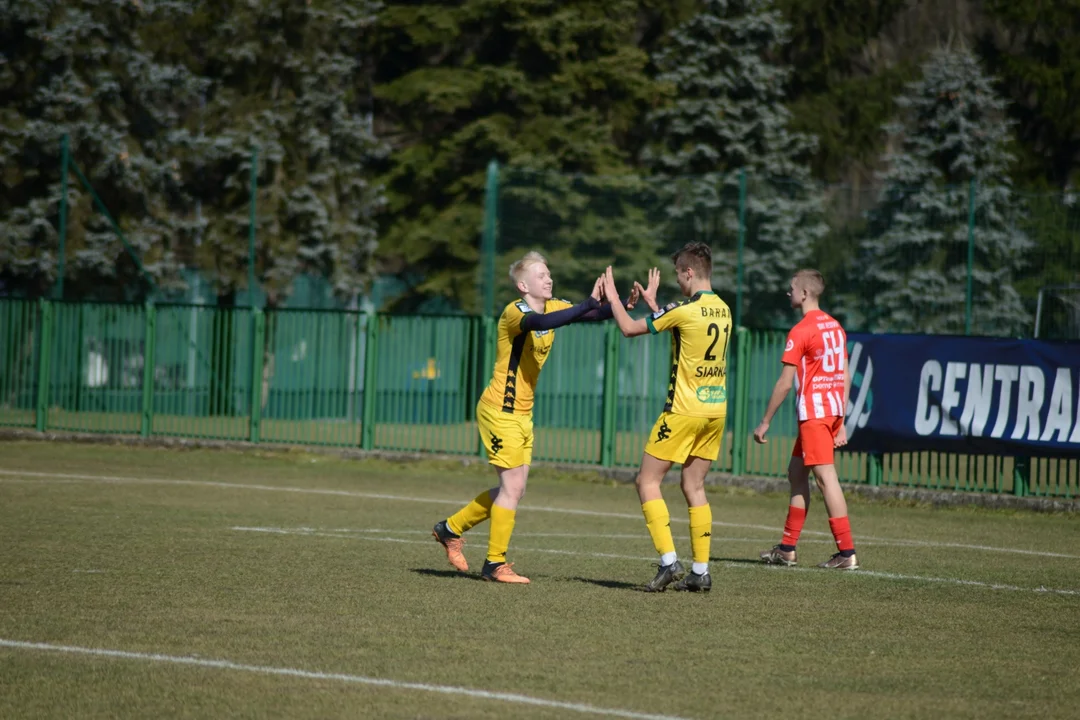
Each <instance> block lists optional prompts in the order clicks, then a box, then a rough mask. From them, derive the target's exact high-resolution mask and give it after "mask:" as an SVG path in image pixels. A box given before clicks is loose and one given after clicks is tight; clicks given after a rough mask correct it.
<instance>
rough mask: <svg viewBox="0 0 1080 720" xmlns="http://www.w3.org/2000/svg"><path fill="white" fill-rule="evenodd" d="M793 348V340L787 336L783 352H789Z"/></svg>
mask: <svg viewBox="0 0 1080 720" xmlns="http://www.w3.org/2000/svg"><path fill="white" fill-rule="evenodd" d="M794 349H795V341H794V340H792V339H791V338H788V341H787V345H785V346H784V352H791V351H792V350H794Z"/></svg>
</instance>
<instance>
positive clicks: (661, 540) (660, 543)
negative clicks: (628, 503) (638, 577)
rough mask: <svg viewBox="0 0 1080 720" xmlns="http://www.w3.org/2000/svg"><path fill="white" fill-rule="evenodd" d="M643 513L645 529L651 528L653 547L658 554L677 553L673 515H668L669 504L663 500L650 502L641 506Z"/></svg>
mask: <svg viewBox="0 0 1080 720" xmlns="http://www.w3.org/2000/svg"><path fill="white" fill-rule="evenodd" d="M641 512H643V513H645V527H647V528H649V535H650V536H651V537H652V543H653V547H655V548H656V552H658V553H660V554H661V555H664V554H666V553H673V552H675V540H674V539H673V538H672V537H671V515H669V514H668V509H667V503H665V502H664V501H663V500H662V499H661V500H650V501H649V502H647V503H645V504H644V505H642V506H641Z"/></svg>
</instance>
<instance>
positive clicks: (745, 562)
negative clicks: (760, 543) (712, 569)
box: [709, 557, 765, 565]
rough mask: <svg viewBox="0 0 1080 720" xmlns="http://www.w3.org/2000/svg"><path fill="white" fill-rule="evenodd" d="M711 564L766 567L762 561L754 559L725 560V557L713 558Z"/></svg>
mask: <svg viewBox="0 0 1080 720" xmlns="http://www.w3.org/2000/svg"><path fill="white" fill-rule="evenodd" d="M709 562H722V563H737V564H739V565H764V564H765V563H763V562H761V560H760V559H753V558H745V557H741V558H725V557H711V558H709Z"/></svg>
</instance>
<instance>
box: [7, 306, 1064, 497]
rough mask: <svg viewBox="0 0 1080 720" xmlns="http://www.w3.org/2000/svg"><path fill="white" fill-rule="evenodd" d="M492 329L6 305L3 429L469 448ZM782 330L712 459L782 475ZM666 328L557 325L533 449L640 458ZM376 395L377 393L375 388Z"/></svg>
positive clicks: (1052, 478)
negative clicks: (776, 398) (778, 383)
mask: <svg viewBox="0 0 1080 720" xmlns="http://www.w3.org/2000/svg"><path fill="white" fill-rule="evenodd" d="M494 330H495V325H494V322H493V321H492V320H491V319H488V318H479V317H466V316H446V317H435V316H416V317H405V316H386V315H377V316H372V315H366V314H363V313H356V312H341V311H322V310H315V311H301V310H276V311H270V312H266V313H264V312H262V311H260V310H258V309H249V308H211V307H201V306H193V305H119V304H91V303H67V302H58V301H47V300H41V301H37V302H32V301H24V300H8V299H0V342H2V345H0V425H2V426H7V427H18V428H37V429H38V430H67V431H78V432H88V433H113V434H129V435H143V436H174V437H191V438H215V439H224V440H239V441H251V442H259V443H290V444H305V445H330V446H338V447H360V448H366V449H386V450H400V451H415V452H439V453H451V454H462V455H477V454H482V453H483V448H482V447H481V445H480V443H479V436H478V434H477V432H476V426H475V417H474V412H475V405H476V400H477V398H478V396H479V394H480V392H481V391H482V389H483V387H484V384H485V383H486V382H487V380H488V376H489V373H490V369H491V363H492V361H493V347H492V342H493V338H494ZM783 339H784V336H783V334H782V333H778V332H765V331H749V330H746V329H745V328H743V329H740V330H739V331H738V333H737V341H736V343H735V344H734V350H733V352H732V354H731V356H730V357H729V361H730V372H729V375H728V383H729V390H730V392H729V398H730V400H729V406H728V413H729V415H728V422H727V431H726V433H725V437H724V441H723V446H722V448H721V453H720V457H719V459H718V460H717V462H716V465H715V467H714V469H715V470H719V471H724V472H731V473H734V474H737V475H756V476H766V477H782V476H783V475H784V474H785V472H786V468H787V463H788V458H789V457H790V452H791V443H792V441H793V439H794V435H795V428H796V422H795V418H794V413H793V409H792V407H791V406H790V404H787V405H785V407H783V408H782V409H781V411H780V412H779V413H778V415H777V417H776V419H775V420H774V422H773V426H772V431H771V433H770V436H771V440H770V442H769V443H768V444H766V445H757V444H755V443H754V442H753V439H752V435H751V433H752V430H753V426H754V423H756V421H757V420H758V419H759V418H760V417H761V415H762V413H763V412H764V408H765V405H766V403H767V402H768V398H769V393H770V391H771V388H772V385H773V382H774V381H775V378H776V376H777V373H778V371H779V368H780V355H781V351H782V347H783ZM669 353H670V345H669V342H668V338H666V336H662V335H661V336H656V337H653V336H644V337H640V338H630V339H627V338H624V337H622V335H621V334H620V333H619V332H618V330H617V329H616V328H615V326H614V325H613V324H611V323H606V324H582V325H575V326H571V327H569V328H564V329H562V330H559V332H558V336H557V341H556V344H555V350H554V352H553V353H552V354H551V356H550V358H549V360H548V365H547V367H546V369H545V370H544V375H543V379H542V380H541V383H540V387H539V388H538V392H537V402H536V410H535V425H536V428H537V435H536V442H535V448H534V457H535V458H536V460H538V461H556V462H565V463H576V464H587V465H595V464H599V465H604V466H620V467H633V466H636V465H637V464H638V462H639V461H640V459H641V452H642V448H643V446H644V444H645V441H646V439H647V435H648V433H649V431H650V429H651V427H652V423H653V421H654V420H655V418H656V416H657V414H658V413H659V411H660V409H661V408H662V407H663V402H664V397H665V394H666V382H667V377H668V367H669V363H670V355H669ZM369 390H370V391H369ZM838 465H839V470H840V473H841V478H842V479H843V480H844V481H846V482H852V483H866V484H871V485H891V486H901V487H921V488H926V487H929V488H939V489H949V490H963V491H971V492H986V493H1013V494H1016V495H1026V494H1032V495H1039V496H1048V497H1073V496H1075V495H1077V493H1078V489H1080V462H1078V461H1076V460H1066V459H1052V458H1051V459H1037V460H1031V459H1028V458H1011V457H983V456H964V455H948V454H942V453H930V452H925V453H902V454H894V455H885V456H868V455H863V454H858V453H842V454H841V457H840V460H839V461H838Z"/></svg>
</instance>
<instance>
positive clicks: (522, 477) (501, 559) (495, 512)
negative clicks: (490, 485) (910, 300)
mask: <svg viewBox="0 0 1080 720" xmlns="http://www.w3.org/2000/svg"><path fill="white" fill-rule="evenodd" d="M495 470H496V472H497V473H498V474H499V487H498V488H497V489H496V490H495V491H494V495H493V500H494V503H493V504H492V506H491V534H490V535H489V536H488V552H487V559H486V560H485V562H484V567H483V569H482V570H481V571H480V576H481V577H482V578H484V579H485V580H491V581H494V582H503V583H520V584H528V582H529V579H528V578H526V577H522V576H521V575H518V574H517V573H516V572H514V570H513V568H512V563H508V562H506V551H507V549H508V548H509V547H510V536H511V535H512V534H513V532H514V520H515V517H516V515H517V507H518V503H519V502H521V498H522V496H523V495H525V485H526V483H528V481H529V466H528V465H519V466H518V467H515V468H501V467H497V468H496V469H495Z"/></svg>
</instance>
